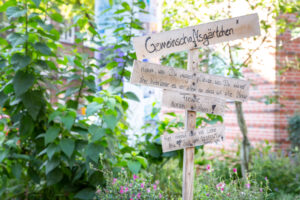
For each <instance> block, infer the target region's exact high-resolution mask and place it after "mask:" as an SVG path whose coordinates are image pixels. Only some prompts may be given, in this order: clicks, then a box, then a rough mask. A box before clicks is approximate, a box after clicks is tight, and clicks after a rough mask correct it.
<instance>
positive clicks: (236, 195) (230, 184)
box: [194, 165, 270, 200]
mask: <svg viewBox="0 0 300 200" xmlns="http://www.w3.org/2000/svg"><path fill="white" fill-rule="evenodd" d="M215 170H218V168H215V167H214V166H210V165H208V166H207V171H206V172H201V174H199V175H198V176H196V180H195V184H196V185H195V188H197V190H196V191H195V194H194V196H195V199H207V200H208V199H220V200H221V199H222V200H223V199H228V200H229V199H230V200H231V199H236V200H238V199H249V200H252V199H257V200H261V199H269V197H270V195H269V193H268V192H269V186H268V184H269V182H268V181H264V182H257V181H256V180H255V178H253V177H252V176H251V175H248V177H247V179H243V178H240V177H239V176H238V175H237V173H236V172H235V171H233V170H234V169H230V168H229V169H227V170H228V171H229V170H230V172H229V175H230V178H229V179H227V180H226V181H225V180H224V179H222V178H220V177H219V176H218V175H217V174H216V173H215Z"/></svg>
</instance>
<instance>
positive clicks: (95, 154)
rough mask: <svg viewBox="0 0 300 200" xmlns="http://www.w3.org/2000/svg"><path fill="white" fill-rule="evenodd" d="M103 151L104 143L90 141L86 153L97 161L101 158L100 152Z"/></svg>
mask: <svg viewBox="0 0 300 200" xmlns="http://www.w3.org/2000/svg"><path fill="white" fill-rule="evenodd" d="M103 151H104V148H103V146H102V145H100V144H96V143H89V144H88V146H87V149H86V154H87V156H88V157H89V158H90V159H91V160H93V161H94V162H97V160H98V159H99V154H100V153H101V152H103Z"/></svg>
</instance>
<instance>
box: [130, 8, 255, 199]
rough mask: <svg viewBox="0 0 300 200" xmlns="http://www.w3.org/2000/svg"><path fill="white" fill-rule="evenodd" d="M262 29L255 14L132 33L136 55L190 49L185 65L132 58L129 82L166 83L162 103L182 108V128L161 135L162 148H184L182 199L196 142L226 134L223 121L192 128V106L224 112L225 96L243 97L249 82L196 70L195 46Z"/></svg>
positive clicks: (189, 191)
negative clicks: (184, 66)
mask: <svg viewBox="0 0 300 200" xmlns="http://www.w3.org/2000/svg"><path fill="white" fill-rule="evenodd" d="M255 35H260V29H259V20H258V15H257V14H250V15H245V16H240V17H235V18H231V19H226V20H221V21H216V22H211V23H206V24H200V25H197V26H191V27H187V28H183V29H178V30H174V31H167V32H162V33H157V34H152V35H147V36H143V37H137V38H134V39H133V45H134V48H135V50H136V54H137V58H138V59H139V60H142V59H145V58H154V57H159V56H162V55H167V54H170V53H173V52H178V51H184V50H188V51H189V53H188V67H187V70H183V69H178V68H172V67H166V66H162V65H159V64H154V63H146V62H142V61H135V62H134V68H133V72H132V74H131V78H130V82H131V83H135V84H141V85H146V86H153V87H158V88H162V89H164V92H163V101H162V103H163V105H164V106H168V107H173V108H179V109H184V110H185V111H186V117H185V131H183V132H177V133H174V134H167V133H165V134H163V135H162V136H161V141H162V148H163V152H168V151H174V150H178V149H184V160H183V186H182V198H183V200H192V199H193V184H194V151H195V150H194V147H195V146H199V145H204V144H208V143H213V142H219V141H222V140H223V138H224V130H225V127H224V125H214V126H209V127H205V128H200V129H197V130H195V128H196V111H199V112H203V113H213V114H218V115H222V114H223V113H224V108H225V100H226V99H230V100H234V101H246V100H247V98H248V95H249V83H248V82H247V81H244V80H239V79H233V78H226V77H221V76H216V75H209V74H205V73H201V72H198V71H197V70H198V66H199V51H198V49H197V48H200V47H203V46H208V45H211V44H217V43H221V42H225V41H231V40H235V39H242V38H245V37H250V36H255Z"/></svg>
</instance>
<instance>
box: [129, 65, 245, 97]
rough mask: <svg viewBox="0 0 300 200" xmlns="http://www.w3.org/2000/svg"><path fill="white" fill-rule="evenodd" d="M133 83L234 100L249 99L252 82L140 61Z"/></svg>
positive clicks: (133, 74) (135, 69) (134, 72)
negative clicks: (250, 83)
mask: <svg viewBox="0 0 300 200" xmlns="http://www.w3.org/2000/svg"><path fill="white" fill-rule="evenodd" d="M130 82H131V83H134V84H141V85H146V86H153V87H159V88H163V89H169V90H175V91H178V92H184V93H193V94H200V95H203V96H210V97H216V98H222V99H231V100H234V101H245V100H246V99H247V98H248V93H249V82H247V81H244V80H239V79H234V78H225V77H222V76H215V75H209V74H204V73H201V72H192V71H187V70H184V69H178V68H174V67H166V66H162V65H159V64H154V63H145V62H141V61H137V60H135V61H134V67H133V72H132V74H131V78H130Z"/></svg>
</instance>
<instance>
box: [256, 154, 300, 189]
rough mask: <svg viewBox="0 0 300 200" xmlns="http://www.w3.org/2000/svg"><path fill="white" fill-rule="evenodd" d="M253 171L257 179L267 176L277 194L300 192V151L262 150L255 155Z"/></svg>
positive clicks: (260, 179)
mask: <svg viewBox="0 0 300 200" xmlns="http://www.w3.org/2000/svg"><path fill="white" fill-rule="evenodd" d="M252 162H253V164H252V167H251V171H252V172H254V173H255V174H256V179H257V181H258V182H259V181H262V180H264V179H265V177H267V178H268V179H269V183H270V188H271V190H272V192H275V194H276V195H277V194H279V193H280V192H284V193H289V194H299V192H300V177H299V175H300V153H299V152H294V153H288V156H286V155H285V152H284V151H282V152H277V153H276V152H268V151H265V152H264V153H262V152H260V153H258V154H257V155H255V156H254V157H253V160H252Z"/></svg>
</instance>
